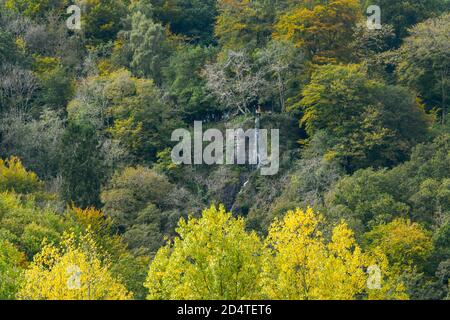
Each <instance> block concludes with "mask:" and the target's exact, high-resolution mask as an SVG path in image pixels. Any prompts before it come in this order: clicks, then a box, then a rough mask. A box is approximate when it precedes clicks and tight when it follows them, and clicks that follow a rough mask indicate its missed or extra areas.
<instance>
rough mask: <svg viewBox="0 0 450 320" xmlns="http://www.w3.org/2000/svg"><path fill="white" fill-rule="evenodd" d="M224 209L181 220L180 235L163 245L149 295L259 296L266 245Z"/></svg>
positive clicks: (152, 271)
mask: <svg viewBox="0 0 450 320" xmlns="http://www.w3.org/2000/svg"><path fill="white" fill-rule="evenodd" d="M244 224H245V223H244V220H243V219H242V218H237V219H235V218H233V217H232V215H231V213H227V212H225V209H224V208H223V207H219V208H215V207H214V206H212V207H211V208H210V209H207V210H205V211H203V215H202V217H201V218H193V217H191V218H189V220H188V221H185V220H183V219H182V220H180V222H179V225H178V229H177V232H178V234H179V237H177V238H175V239H174V241H173V243H168V244H167V245H166V246H165V247H163V248H161V249H160V250H159V251H158V253H157V255H156V257H155V259H154V260H153V262H152V264H151V265H150V270H149V273H148V278H147V281H146V283H145V286H146V287H147V288H148V290H149V294H148V297H147V298H148V299H188V300H189V299H206V300H208V299H232V300H239V299H255V298H258V297H259V296H260V287H259V285H258V279H259V275H260V268H261V266H260V261H261V250H262V245H261V242H260V240H259V238H258V236H257V235H256V234H255V233H253V232H252V233H248V232H247V231H245V225H244Z"/></svg>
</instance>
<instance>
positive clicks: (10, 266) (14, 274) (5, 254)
mask: <svg viewBox="0 0 450 320" xmlns="http://www.w3.org/2000/svg"><path fill="white" fill-rule="evenodd" d="M25 261H26V260H25V255H24V254H23V253H22V252H20V251H19V250H17V248H16V247H14V245H12V244H11V243H10V242H8V241H6V240H3V239H1V238H0V280H1V281H0V299H1V300H9V299H11V300H12V299H15V297H16V294H17V292H18V291H19V287H20V284H21V281H22V278H23V271H24V268H25Z"/></svg>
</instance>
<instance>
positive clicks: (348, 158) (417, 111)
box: [300, 65, 427, 171]
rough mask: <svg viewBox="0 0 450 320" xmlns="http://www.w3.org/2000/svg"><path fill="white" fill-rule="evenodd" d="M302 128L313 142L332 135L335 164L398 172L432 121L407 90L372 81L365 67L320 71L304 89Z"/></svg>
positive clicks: (332, 151)
mask: <svg viewBox="0 0 450 320" xmlns="http://www.w3.org/2000/svg"><path fill="white" fill-rule="evenodd" d="M302 94H303V98H302V100H301V101H300V105H301V107H302V108H303V112H304V113H303V117H302V119H301V124H302V125H303V126H304V127H305V129H306V132H307V133H308V134H309V136H310V137H312V136H313V135H314V134H315V133H317V132H319V131H324V132H325V133H326V138H327V139H328V141H329V143H328V144H329V149H328V152H327V154H326V156H327V157H329V158H337V159H340V161H341V163H342V164H343V165H344V166H345V168H346V169H347V170H349V171H353V170H354V169H358V168H361V167H366V166H374V167H385V166H393V165H395V164H396V163H398V162H400V161H402V160H405V159H406V157H407V155H408V153H409V152H410V149H411V148H412V147H413V146H414V145H415V144H417V143H418V142H420V141H421V139H423V137H424V135H425V133H426V123H427V122H426V116H425V114H424V112H423V110H422V109H421V107H420V105H418V103H417V101H416V99H415V97H414V96H412V95H411V94H410V93H409V92H408V91H407V90H405V89H404V88H402V87H398V86H392V85H387V84H385V83H384V82H382V81H380V80H372V79H370V78H369V76H368V74H367V69H366V68H365V67H364V66H361V65H348V66H333V65H326V66H322V67H320V68H318V69H317V70H316V71H315V72H314V74H313V76H312V80H311V82H310V83H309V84H308V85H307V86H306V87H305V88H304V90H303V92H302Z"/></svg>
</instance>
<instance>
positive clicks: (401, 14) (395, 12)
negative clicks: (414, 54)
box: [366, 0, 447, 44]
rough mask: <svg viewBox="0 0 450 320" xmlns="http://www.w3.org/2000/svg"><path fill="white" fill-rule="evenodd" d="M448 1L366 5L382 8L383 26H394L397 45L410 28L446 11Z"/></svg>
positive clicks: (370, 1)
mask: <svg viewBox="0 0 450 320" xmlns="http://www.w3.org/2000/svg"><path fill="white" fill-rule="evenodd" d="M446 2H447V0H403V1H390V0H367V1H366V5H367V6H368V5H378V6H379V7H380V8H381V13H382V21H381V23H382V24H390V25H392V26H394V29H395V33H396V38H397V44H399V43H400V42H401V39H402V38H403V37H405V36H406V35H407V34H408V28H410V27H411V26H413V25H415V24H417V23H419V22H422V21H424V20H425V19H428V18H430V17H432V16H433V15H435V14H439V13H440V12H442V11H444V10H445V9H444V8H445V6H446Z"/></svg>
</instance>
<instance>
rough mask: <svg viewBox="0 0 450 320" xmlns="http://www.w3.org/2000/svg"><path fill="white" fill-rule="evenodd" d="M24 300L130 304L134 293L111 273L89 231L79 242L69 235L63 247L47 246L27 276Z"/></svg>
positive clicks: (23, 291)
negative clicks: (125, 301) (96, 301)
mask: <svg viewBox="0 0 450 320" xmlns="http://www.w3.org/2000/svg"><path fill="white" fill-rule="evenodd" d="M18 297H19V298H20V299H31V300H126V299H131V298H132V293H130V292H128V291H127V289H126V288H125V287H124V286H123V285H122V284H121V283H120V282H119V281H118V280H117V279H114V277H113V276H112V275H111V273H110V271H109V263H108V262H107V261H105V259H101V258H100V256H99V253H98V251H97V247H96V244H95V242H94V240H93V236H92V233H91V231H90V230H89V229H88V230H87V232H86V233H85V234H84V235H81V236H80V237H79V238H77V237H76V236H75V233H65V234H64V236H63V240H62V242H61V245H60V246H55V245H52V244H46V245H44V246H43V248H42V250H41V252H40V253H38V254H37V255H36V256H35V257H34V259H33V262H32V263H31V265H30V267H29V269H28V270H27V271H26V272H25V276H24V285H23V287H22V288H21V289H20V291H19V294H18Z"/></svg>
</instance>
